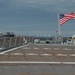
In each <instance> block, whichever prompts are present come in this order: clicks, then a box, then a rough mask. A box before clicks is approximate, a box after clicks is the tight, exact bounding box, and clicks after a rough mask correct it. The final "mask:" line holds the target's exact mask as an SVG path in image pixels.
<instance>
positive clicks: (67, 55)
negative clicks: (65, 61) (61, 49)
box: [55, 54, 68, 56]
mask: <svg viewBox="0 0 75 75" xmlns="http://www.w3.org/2000/svg"><path fill="white" fill-rule="evenodd" d="M55 56H68V55H67V54H55Z"/></svg>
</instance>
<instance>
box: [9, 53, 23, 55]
mask: <svg viewBox="0 0 75 75" xmlns="http://www.w3.org/2000/svg"><path fill="white" fill-rule="evenodd" d="M10 55H23V53H11V54H10Z"/></svg>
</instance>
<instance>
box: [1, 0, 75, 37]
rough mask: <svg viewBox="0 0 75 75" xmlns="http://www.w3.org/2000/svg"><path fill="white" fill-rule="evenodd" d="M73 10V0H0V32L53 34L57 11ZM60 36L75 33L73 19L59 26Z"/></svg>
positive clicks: (56, 25)
mask: <svg viewBox="0 0 75 75" xmlns="http://www.w3.org/2000/svg"><path fill="white" fill-rule="evenodd" d="M69 12H75V0H0V32H8V31H10V32H14V33H16V34H19V35H37V36H50V35H51V36H55V32H56V30H58V17H57V13H69ZM61 34H62V36H72V35H74V34H75V20H70V21H68V22H67V23H65V24H64V25H62V26H61Z"/></svg>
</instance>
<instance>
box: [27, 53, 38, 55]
mask: <svg viewBox="0 0 75 75" xmlns="http://www.w3.org/2000/svg"><path fill="white" fill-rule="evenodd" d="M26 55H38V54H34V53H27V54H26Z"/></svg>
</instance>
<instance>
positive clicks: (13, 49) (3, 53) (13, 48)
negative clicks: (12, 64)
mask: <svg viewBox="0 0 75 75" xmlns="http://www.w3.org/2000/svg"><path fill="white" fill-rule="evenodd" d="M28 45H29V44H28ZM28 45H23V46H20V47H16V48H12V49H9V50H7V51H3V52H1V53H0V54H5V53H7V52H10V51H13V50H16V49H19V48H22V47H25V46H28Z"/></svg>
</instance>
